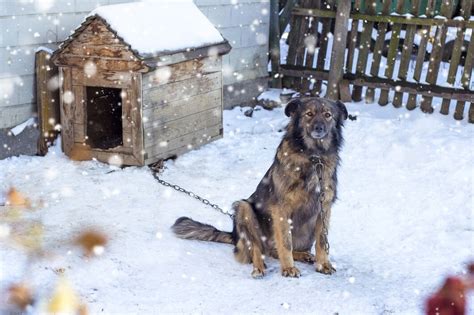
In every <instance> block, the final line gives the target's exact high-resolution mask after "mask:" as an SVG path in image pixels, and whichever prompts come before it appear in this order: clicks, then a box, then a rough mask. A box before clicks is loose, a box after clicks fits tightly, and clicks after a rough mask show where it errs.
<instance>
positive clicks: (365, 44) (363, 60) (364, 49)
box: [352, 0, 375, 102]
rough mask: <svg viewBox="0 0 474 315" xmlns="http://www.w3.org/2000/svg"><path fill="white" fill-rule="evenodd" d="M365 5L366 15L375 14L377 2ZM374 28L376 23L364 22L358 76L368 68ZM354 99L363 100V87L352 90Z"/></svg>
mask: <svg viewBox="0 0 474 315" xmlns="http://www.w3.org/2000/svg"><path fill="white" fill-rule="evenodd" d="M365 4H366V6H367V8H366V9H365V10H364V13H368V14H375V7H374V4H375V1H374V0H366V1H365ZM373 27H374V22H372V21H364V23H363V31H362V34H361V37H360V43H359V56H358V58H357V65H356V74H365V70H366V68H367V59H368V56H369V51H370V45H371V41H372V29H373ZM352 99H353V100H354V101H356V102H359V101H360V100H362V87H361V86H355V87H354V88H353V89H352Z"/></svg>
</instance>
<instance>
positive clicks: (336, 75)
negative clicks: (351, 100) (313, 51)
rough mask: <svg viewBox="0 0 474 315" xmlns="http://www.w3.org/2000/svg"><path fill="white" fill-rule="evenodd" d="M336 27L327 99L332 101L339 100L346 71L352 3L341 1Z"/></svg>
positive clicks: (338, 7)
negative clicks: (340, 86)
mask: <svg viewBox="0 0 474 315" xmlns="http://www.w3.org/2000/svg"><path fill="white" fill-rule="evenodd" d="M336 12H337V16H336V25H335V27H334V41H333V45H332V53H331V69H330V70H329V80H328V88H327V93H326V97H327V98H329V99H332V100H338V99H339V84H340V82H341V80H342V75H343V70H344V54H345V52H346V43H347V23H348V22H349V15H350V13H351V3H350V1H339V5H338V6H337V11H336Z"/></svg>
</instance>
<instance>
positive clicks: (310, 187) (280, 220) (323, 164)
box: [172, 97, 348, 278]
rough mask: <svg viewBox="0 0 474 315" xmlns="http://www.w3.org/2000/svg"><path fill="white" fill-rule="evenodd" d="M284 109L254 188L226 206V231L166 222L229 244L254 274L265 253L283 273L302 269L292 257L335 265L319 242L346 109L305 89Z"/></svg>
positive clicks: (190, 235)
mask: <svg viewBox="0 0 474 315" xmlns="http://www.w3.org/2000/svg"><path fill="white" fill-rule="evenodd" d="M285 114H286V115H287V116H288V117H290V122H289V123H288V126H287V127H286V133H285V134H284V136H283V139H282V141H281V143H280V145H279V146H278V149H277V151H276V154H275V158H274V161H273V164H272V165H271V167H270V168H269V169H268V171H267V173H266V174H265V176H264V177H263V179H262V180H261V182H260V183H259V184H258V186H257V189H256V191H255V192H254V193H253V194H252V195H251V196H250V197H249V198H248V199H245V200H240V201H237V202H235V203H234V204H233V206H232V207H233V209H234V219H233V231H232V232H223V231H220V230H218V229H216V228H215V227H213V226H211V225H208V224H203V223H200V222H197V221H194V220H192V219H190V218H187V217H181V218H179V219H177V220H176V222H175V224H174V225H173V226H172V230H173V231H174V233H175V234H176V235H177V236H178V237H180V238H183V239H192V240H201V241H212V242H220V243H227V244H233V245H234V246H235V247H234V255H235V258H236V259H237V260H238V261H239V262H241V263H252V264H253V271H252V273H251V274H252V276H253V277H254V278H261V277H263V276H264V275H265V272H266V271H265V267H266V266H265V262H264V258H265V256H272V257H275V258H278V259H279V261H280V267H281V274H282V275H283V276H284V277H299V276H300V274H301V273H300V271H299V270H298V268H296V267H295V264H294V261H302V262H307V263H313V264H314V265H315V269H316V271H317V272H320V273H323V274H332V273H333V272H335V271H336V270H335V268H334V267H333V266H332V264H331V262H330V261H329V257H328V250H326V248H325V246H326V242H327V238H326V237H327V234H326V233H327V228H328V226H329V219H330V216H331V206H332V204H333V203H334V201H335V200H336V197H337V189H336V188H337V168H338V165H339V161H340V159H339V151H340V149H341V147H342V144H343V137H342V128H343V125H344V121H345V120H346V119H347V117H348V113H347V109H346V107H345V105H344V104H343V103H341V102H339V101H331V100H327V99H323V98H317V97H303V98H297V99H293V100H291V101H290V102H289V103H288V104H287V105H286V107H285ZM325 232H326V233H325ZM314 243H315V252H316V254H315V256H313V255H312V254H311V248H312V246H313V244H314Z"/></svg>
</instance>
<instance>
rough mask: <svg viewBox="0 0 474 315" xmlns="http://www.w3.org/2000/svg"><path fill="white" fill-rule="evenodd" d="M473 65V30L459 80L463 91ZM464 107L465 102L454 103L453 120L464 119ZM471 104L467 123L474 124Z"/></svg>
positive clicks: (467, 84) (468, 80) (467, 83)
mask: <svg viewBox="0 0 474 315" xmlns="http://www.w3.org/2000/svg"><path fill="white" fill-rule="evenodd" d="M473 63H474V30H472V33H471V40H470V42H469V47H468V49H467V54H466V62H465V63H464V71H463V74H462V78H461V84H462V86H463V88H464V89H465V90H469V84H470V81H471V76H472V68H473ZM464 106H465V102H463V101H458V102H457V103H456V109H455V111H454V119H456V120H462V119H463V118H464ZM473 106H474V105H473V102H471V105H470V107H469V122H474V113H473V112H474V109H473Z"/></svg>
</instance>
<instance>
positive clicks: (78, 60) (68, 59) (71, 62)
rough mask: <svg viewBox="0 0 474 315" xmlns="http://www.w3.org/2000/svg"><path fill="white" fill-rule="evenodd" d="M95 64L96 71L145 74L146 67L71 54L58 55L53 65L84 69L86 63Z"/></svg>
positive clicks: (136, 62)
mask: <svg viewBox="0 0 474 315" xmlns="http://www.w3.org/2000/svg"><path fill="white" fill-rule="evenodd" d="M91 62H92V63H93V64H95V66H96V68H97V70H110V71H136V72H147V71H148V70H149V68H148V66H147V65H145V64H144V63H143V62H142V61H130V60H122V59H116V58H107V57H84V56H78V55H71V54H60V55H58V56H57V57H56V59H55V61H54V63H55V64H56V65H57V66H60V67H77V68H84V67H85V66H86V65H87V64H88V63H91Z"/></svg>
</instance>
